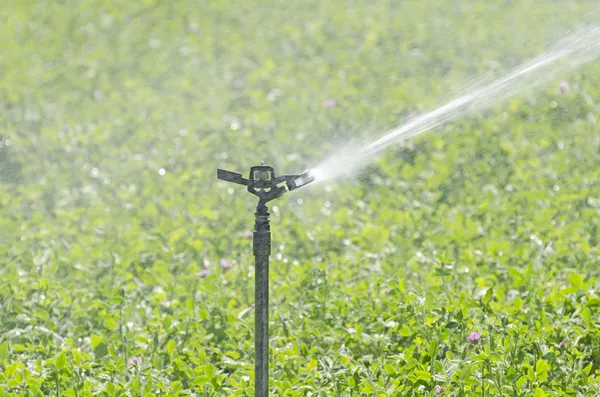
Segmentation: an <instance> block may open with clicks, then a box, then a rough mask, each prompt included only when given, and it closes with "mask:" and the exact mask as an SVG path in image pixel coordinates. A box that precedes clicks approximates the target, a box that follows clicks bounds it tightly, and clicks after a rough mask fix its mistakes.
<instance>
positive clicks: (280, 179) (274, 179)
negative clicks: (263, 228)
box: [217, 163, 315, 204]
mask: <svg viewBox="0 0 600 397" xmlns="http://www.w3.org/2000/svg"><path fill="white" fill-rule="evenodd" d="M217 178H218V179H220V180H223V181H227V182H232V183H237V184H238V185H244V186H247V187H248V191H249V192H250V193H252V194H254V195H255V196H257V197H258V198H259V199H260V202H261V203H263V204H264V203H266V202H268V201H271V200H274V199H276V198H279V197H281V196H282V195H283V194H284V193H285V192H286V191H292V190H295V189H298V188H299V187H302V186H305V185H308V184H309V183H311V182H312V181H314V180H315V177H314V175H312V174H311V173H310V171H305V172H304V173H303V174H300V175H281V176H275V170H274V169H273V167H271V166H269V165H264V163H263V164H261V165H255V166H253V167H250V173H249V175H248V178H244V177H243V176H242V174H238V173H237V172H231V171H226V170H222V169H220V168H219V169H217ZM286 187H287V189H286Z"/></svg>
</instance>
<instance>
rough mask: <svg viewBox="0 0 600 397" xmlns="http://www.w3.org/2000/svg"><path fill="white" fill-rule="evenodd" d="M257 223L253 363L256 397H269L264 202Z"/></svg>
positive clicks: (267, 242)
mask: <svg viewBox="0 0 600 397" xmlns="http://www.w3.org/2000/svg"><path fill="white" fill-rule="evenodd" d="M254 215H255V223H254V246H253V251H254V259H255V275H254V285H255V291H254V294H255V309H254V310H255V318H254V327H255V328H254V339H255V341H254V343H255V349H256V362H255V363H254V365H255V367H254V368H255V369H254V387H255V397H267V396H268V395H269V255H270V254H271V226H270V224H269V209H268V208H267V206H266V205H264V204H263V203H262V202H261V203H259V204H258V207H257V208H256V213H255V214H254Z"/></svg>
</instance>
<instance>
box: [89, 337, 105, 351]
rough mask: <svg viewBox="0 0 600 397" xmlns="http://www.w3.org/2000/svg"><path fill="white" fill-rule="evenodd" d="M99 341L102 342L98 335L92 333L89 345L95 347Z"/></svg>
mask: <svg viewBox="0 0 600 397" xmlns="http://www.w3.org/2000/svg"><path fill="white" fill-rule="evenodd" d="M100 343H104V340H103V339H102V338H101V337H99V336H98V335H92V336H91V338H90V346H92V349H95V348H96V347H97V346H98V345H99V344H100Z"/></svg>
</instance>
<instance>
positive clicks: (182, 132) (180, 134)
mask: <svg viewBox="0 0 600 397" xmlns="http://www.w3.org/2000/svg"><path fill="white" fill-rule="evenodd" d="M187 134H188V132H187V130H186V129H185V128H183V129H181V130H179V136H186V135H187Z"/></svg>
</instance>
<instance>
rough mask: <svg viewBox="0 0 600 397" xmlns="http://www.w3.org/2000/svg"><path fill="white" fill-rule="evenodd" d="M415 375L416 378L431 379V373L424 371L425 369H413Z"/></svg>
mask: <svg viewBox="0 0 600 397" xmlns="http://www.w3.org/2000/svg"><path fill="white" fill-rule="evenodd" d="M414 374H415V376H416V377H417V378H418V379H421V380H424V381H430V380H431V373H429V371H425V370H421V369H415V372H414Z"/></svg>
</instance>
